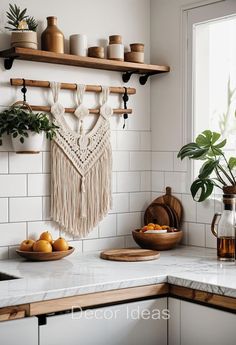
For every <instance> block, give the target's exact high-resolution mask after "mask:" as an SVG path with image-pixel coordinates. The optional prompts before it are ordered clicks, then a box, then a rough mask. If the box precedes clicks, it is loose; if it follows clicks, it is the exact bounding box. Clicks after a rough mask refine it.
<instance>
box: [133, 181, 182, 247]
mask: <svg viewBox="0 0 236 345" xmlns="http://www.w3.org/2000/svg"><path fill="white" fill-rule="evenodd" d="M182 216H183V207H182V204H181V202H180V200H179V199H177V198H176V197H174V196H173V195H171V188H170V187H166V194H165V195H163V196H160V197H158V198H156V199H155V200H154V201H153V202H152V203H151V204H150V205H149V206H148V208H147V209H146V212H145V214H144V224H145V225H147V224H150V223H153V224H159V225H166V226H167V228H168V230H167V232H166V233H163V232H161V231H160V232H158V231H154V232H152V233H148V232H146V231H142V229H136V230H134V231H133V232H132V235H133V238H134V240H135V242H136V243H137V244H138V245H139V246H140V247H141V248H145V249H155V250H167V249H172V248H174V247H175V246H176V245H177V244H178V243H179V242H180V240H181V238H182V236H183V232H182V230H180V229H181V222H182Z"/></svg>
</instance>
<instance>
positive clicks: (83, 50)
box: [70, 34, 88, 56]
mask: <svg viewBox="0 0 236 345" xmlns="http://www.w3.org/2000/svg"><path fill="white" fill-rule="evenodd" d="M70 54H73V55H80V56H87V55H88V42H87V36H86V35H83V34H75V35H71V36H70Z"/></svg>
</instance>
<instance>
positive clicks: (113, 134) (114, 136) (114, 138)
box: [111, 131, 117, 150]
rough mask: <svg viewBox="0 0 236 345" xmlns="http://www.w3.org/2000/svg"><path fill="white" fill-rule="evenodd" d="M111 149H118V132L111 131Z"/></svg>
mask: <svg viewBox="0 0 236 345" xmlns="http://www.w3.org/2000/svg"><path fill="white" fill-rule="evenodd" d="M111 147H112V150H116V149H117V133H116V131H111Z"/></svg>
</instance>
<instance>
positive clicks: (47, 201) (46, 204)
mask: <svg viewBox="0 0 236 345" xmlns="http://www.w3.org/2000/svg"><path fill="white" fill-rule="evenodd" d="M50 207H51V198H50V197H49V196H45V197H43V218H42V219H43V220H50Z"/></svg>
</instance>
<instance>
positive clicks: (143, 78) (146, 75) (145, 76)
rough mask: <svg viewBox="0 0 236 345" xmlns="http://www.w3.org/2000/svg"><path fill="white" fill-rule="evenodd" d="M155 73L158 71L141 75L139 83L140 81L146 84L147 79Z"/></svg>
mask: <svg viewBox="0 0 236 345" xmlns="http://www.w3.org/2000/svg"><path fill="white" fill-rule="evenodd" d="M154 74H156V73H153V72H150V73H146V74H144V75H141V76H140V77H139V83H140V84H141V85H145V84H146V82H147V80H148V78H149V77H150V76H151V75H154Z"/></svg>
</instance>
